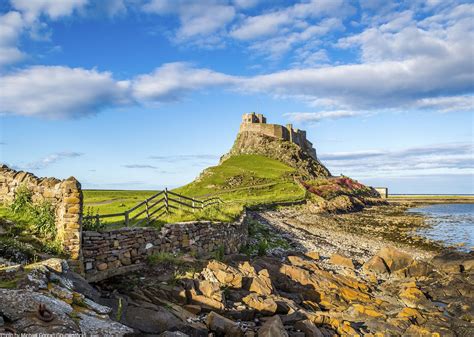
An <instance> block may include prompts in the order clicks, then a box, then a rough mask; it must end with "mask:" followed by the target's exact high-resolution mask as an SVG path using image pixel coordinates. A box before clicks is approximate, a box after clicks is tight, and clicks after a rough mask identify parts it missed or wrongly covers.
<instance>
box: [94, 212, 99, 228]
mask: <svg viewBox="0 0 474 337" xmlns="http://www.w3.org/2000/svg"><path fill="white" fill-rule="evenodd" d="M95 225H96V226H97V228H99V227H100V219H99V213H97V214H96V215H95Z"/></svg>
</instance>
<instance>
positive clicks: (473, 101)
mask: <svg viewBox="0 0 474 337" xmlns="http://www.w3.org/2000/svg"><path fill="white" fill-rule="evenodd" d="M415 106H416V107H418V108H421V109H430V110H437V111H441V112H457V111H472V112H474V96H448V97H446V96H445V97H428V98H422V99H420V100H418V101H416V103H415Z"/></svg>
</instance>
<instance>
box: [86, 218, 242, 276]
mask: <svg viewBox="0 0 474 337" xmlns="http://www.w3.org/2000/svg"><path fill="white" fill-rule="evenodd" d="M246 218H247V216H246V213H244V214H243V215H242V216H241V218H240V219H239V220H238V221H236V222H234V223H221V222H218V223H216V222H189V223H177V224H167V225H164V226H163V227H162V228H161V229H155V228H143V227H142V228H121V229H116V230H110V231H102V232H93V231H84V232H83V255H84V266H85V275H86V279H87V280H88V281H90V282H95V281H99V280H103V279H106V278H108V277H111V276H114V275H119V274H124V273H126V272H128V271H133V270H138V269H140V268H142V267H144V266H145V261H146V258H147V256H149V255H152V254H154V253H158V252H170V253H177V252H182V253H185V252H193V253H195V254H197V255H198V256H203V255H207V254H209V253H211V252H213V251H215V250H217V249H219V248H220V246H222V247H224V250H225V253H226V254H231V253H237V252H238V251H239V249H240V247H241V246H242V245H245V244H246V243H247V239H248V225H247V221H246Z"/></svg>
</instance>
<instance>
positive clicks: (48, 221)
mask: <svg viewBox="0 0 474 337" xmlns="http://www.w3.org/2000/svg"><path fill="white" fill-rule="evenodd" d="M30 214H31V216H32V218H33V222H34V226H35V229H36V231H37V232H38V233H39V234H41V235H42V236H44V237H47V238H55V237H56V234H57V230H56V224H55V216H54V207H53V205H51V202H49V201H46V200H44V201H41V202H39V203H37V204H34V205H32V206H30Z"/></svg>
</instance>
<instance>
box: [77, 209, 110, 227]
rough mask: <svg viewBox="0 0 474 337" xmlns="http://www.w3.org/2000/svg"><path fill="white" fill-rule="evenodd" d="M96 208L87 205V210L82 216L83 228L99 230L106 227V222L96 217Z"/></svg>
mask: <svg viewBox="0 0 474 337" xmlns="http://www.w3.org/2000/svg"><path fill="white" fill-rule="evenodd" d="M98 214H99V213H96V214H94V209H93V208H92V207H87V210H86V212H85V214H84V216H83V218H82V228H83V229H84V230H86V231H98V230H101V229H104V228H105V226H106V225H105V223H103V222H101V221H100V219H97V218H95V215H98Z"/></svg>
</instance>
